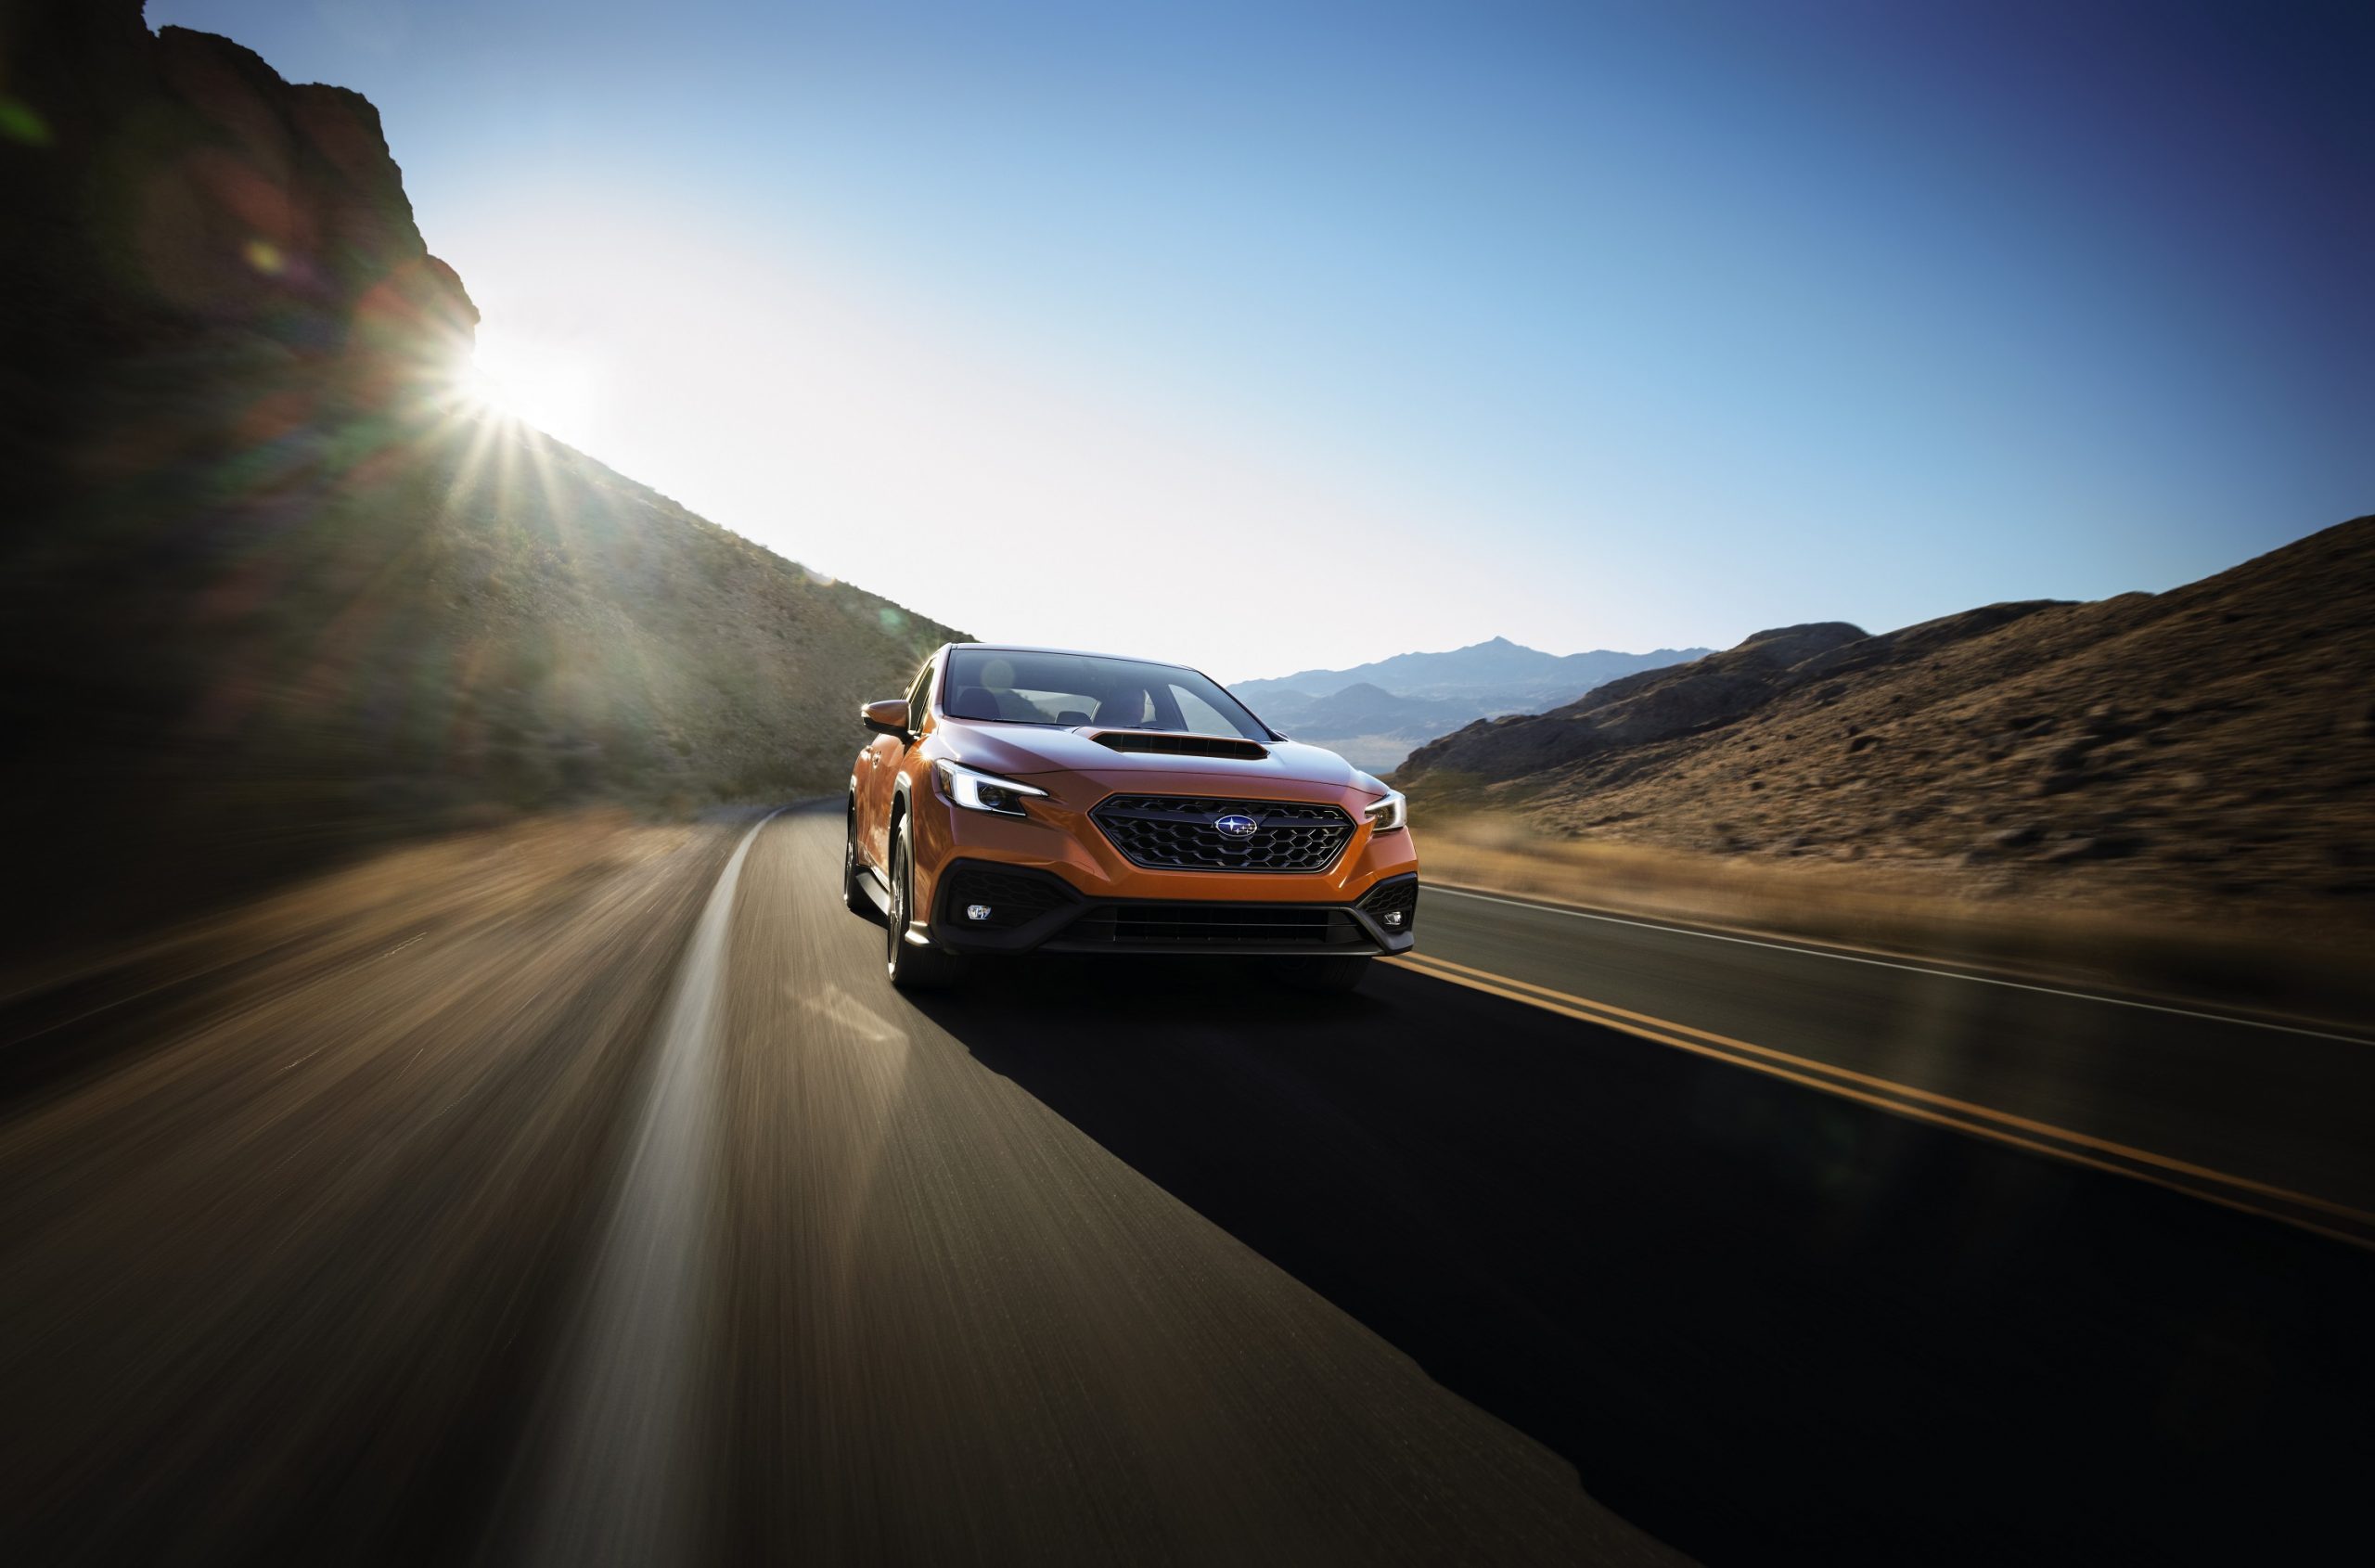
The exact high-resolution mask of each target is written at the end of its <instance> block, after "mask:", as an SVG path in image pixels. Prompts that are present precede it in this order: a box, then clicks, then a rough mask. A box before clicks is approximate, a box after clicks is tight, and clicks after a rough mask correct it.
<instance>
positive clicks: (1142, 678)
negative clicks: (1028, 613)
mask: <svg viewBox="0 0 2375 1568" xmlns="http://www.w3.org/2000/svg"><path fill="white" fill-rule="evenodd" d="M942 705H943V706H944V708H945V709H946V710H947V712H948V713H949V714H950V715H951V716H952V717H955V718H960V719H999V720H1003V721H1005V722H1006V723H1008V724H1045V725H1067V726H1070V725H1100V726H1104V727H1106V728H1108V729H1165V730H1175V731H1178V732H1180V733H1183V734H1187V735H1217V736H1224V737H1234V738H1236V739H1240V740H1268V739H1274V737H1273V736H1272V735H1271V734H1270V732H1269V730H1267V729H1266V728H1265V727H1264V726H1263V724H1262V721H1261V720H1260V719H1257V718H1255V717H1254V716H1253V715H1252V713H1248V712H1246V710H1245V706H1244V704H1242V703H1240V702H1239V701H1238V700H1237V699H1236V698H1234V697H1231V696H1230V695H1229V694H1228V693H1227V692H1226V691H1223V690H1222V689H1221V688H1220V687H1219V686H1218V685H1217V684H1216V683H1214V682H1213V681H1212V680H1211V679H1209V678H1208V677H1206V676H1203V675H1198V674H1197V673H1196V672H1195V671H1193V670H1182V669H1179V668H1176V667H1175V666H1173V665H1170V664H1145V663H1140V662H1138V661H1136V660H1135V659H1104V658H1099V657H1098V656H1097V655H1095V654H1091V653H1026V652H1022V651H1020V650H1009V649H997V648H960V649H956V650H955V651H954V652H952V653H950V654H949V656H948V685H947V688H946V691H945V694H944V697H943V700H942Z"/></svg>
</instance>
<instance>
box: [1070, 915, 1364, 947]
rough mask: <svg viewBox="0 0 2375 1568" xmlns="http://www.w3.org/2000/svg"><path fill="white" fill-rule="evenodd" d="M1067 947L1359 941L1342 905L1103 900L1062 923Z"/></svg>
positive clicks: (1319, 944) (1316, 944)
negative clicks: (1153, 902)
mask: <svg viewBox="0 0 2375 1568" xmlns="http://www.w3.org/2000/svg"><path fill="white" fill-rule="evenodd" d="M1063 940H1064V943H1065V945H1067V946H1076V945H1088V944H1110V945H1113V946H1116V947H1290V946H1291V947H1331V946H1353V945H1357V944H1359V943H1360V942H1362V941H1363V940H1364V938H1363V935H1362V932H1361V930H1360V927H1359V926H1358V925H1356V924H1354V920H1353V918H1352V917H1351V916H1350V915H1347V914H1345V913H1344V912H1343V911H1342V910H1341V909H1312V908H1297V907H1294V906H1290V905H1276V904H1273V905H1262V904H1108V905H1102V906H1098V907H1097V908H1094V909H1091V910H1090V911H1089V912H1088V913H1087V914H1085V915H1083V916H1082V917H1081V918H1080V919H1077V920H1075V921H1073V922H1072V924H1071V925H1069V926H1067V927H1065V928H1064V932H1063Z"/></svg>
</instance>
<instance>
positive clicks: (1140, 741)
mask: <svg viewBox="0 0 2375 1568" xmlns="http://www.w3.org/2000/svg"><path fill="white" fill-rule="evenodd" d="M1089 739H1093V740H1095V741H1096V742H1097V743H1098V745H1100V746H1104V747H1109V748H1110V749H1111V750H1113V751H1116V752H1163V753H1165V754H1166V755H1169V756H1175V757H1236V758H1238V759H1239V760H1240V761H1243V762H1249V763H1258V762H1260V761H1261V760H1262V759H1263V758H1265V757H1266V756H1268V755H1269V754H1270V753H1269V752H1265V751H1264V750H1263V749H1262V748H1261V747H1259V746H1257V745H1255V744H1254V743H1253V742H1252V741H1251V740H1225V739H1221V738H1220V737H1219V736H1216V735H1159V734H1154V733H1151V732H1149V731H1147V730H1143V729H1109V730H1106V731H1105V732H1103V733H1102V734H1099V735H1094V736H1091V737H1090V738H1089Z"/></svg>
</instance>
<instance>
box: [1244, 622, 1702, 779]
mask: <svg viewBox="0 0 2375 1568" xmlns="http://www.w3.org/2000/svg"><path fill="white" fill-rule="evenodd" d="M1707 651H1708V649H1703V648H1692V649H1658V650H1657V651H1656V652H1654V653H1614V652H1610V651H1608V650H1605V649H1598V650H1594V651H1592V652H1589V653H1570V654H1566V655H1563V656H1562V655H1560V654H1556V653H1544V652H1542V651H1541V650H1540V649H1532V648H1526V647H1523V646H1521V645H1520V644H1518V643H1513V642H1511V641H1509V640H1508V638H1507V637H1495V638H1494V639H1493V640H1492V641H1490V642H1480V643H1474V644H1471V645H1470V646H1469V647H1467V648H1458V649H1452V650H1451V651H1449V652H1447V653H1397V654H1395V655H1394V656H1393V658H1391V659H1380V660H1377V661H1375V662H1372V663H1367V664H1360V665H1355V666H1354V668H1352V669H1349V670H1303V671H1299V672H1298V673H1296V674H1294V675H1284V676H1280V677H1277V678H1276V679H1266V680H1250V681H1240V682H1239V683H1237V684H1236V685H1234V686H1232V687H1230V688H1229V689H1230V690H1231V691H1233V692H1235V693H1236V694H1237V695H1238V696H1239V697H1240V698H1242V699H1243V700H1245V702H1246V704H1247V705H1248V706H1250V707H1252V709H1253V711H1254V712H1255V713H1260V714H1261V715H1262V716H1263V718H1264V719H1265V720H1266V721H1268V722H1269V723H1270V724H1271V725H1272V726H1275V727H1277V728H1278V729H1280V730H1283V731H1286V732H1288V733H1290V734H1292V735H1293V736H1294V737H1295V738H1296V739H1303V740H1310V741H1314V742H1316V743H1317V744H1319V745H1322V746H1328V747H1330V748H1333V749H1334V750H1336V751H1339V752H1343V754H1344V755H1345V756H1347V757H1349V758H1351V759H1352V760H1353V761H1354V763H1356V764H1357V765H1360V766H1362V767H1367V768H1373V769H1380V770H1382V769H1387V768H1391V767H1393V766H1394V765H1396V764H1397V763H1399V762H1400V761H1401V760H1402V758H1403V757H1404V756H1406V755H1407V754H1408V753H1409V751H1410V749H1411V748H1412V747H1413V746H1415V745H1418V744H1419V742H1421V741H1424V740H1427V739H1432V738H1433V737H1435V736H1438V735H1442V734H1444V732H1445V731H1447V730H1450V729H1453V728H1455V727H1457V726H1460V725H1463V724H1466V723H1468V722H1469V721H1470V720H1471V719H1478V718H1484V717H1488V716H1491V715H1493V714H1496V713H1534V712H1538V711H1540V710H1541V709H1544V708H1547V707H1552V706H1555V705H1556V704H1558V703H1560V702H1566V701H1570V700H1573V699H1574V698H1576V697H1579V696H1581V695H1582V694H1583V693H1585V692H1586V691H1589V690H1590V689H1591V688H1594V687H1596V686H1598V685H1600V684H1601V683H1602V682H1605V681H1611V680H1614V679H1616V678H1617V677H1619V676H1621V675H1631V674H1633V673H1634V672H1636V671H1639V670H1648V669H1654V668H1657V667H1659V666H1661V665H1664V664H1673V663H1677V662H1681V661H1683V660H1686V659H1695V658H1697V657H1699V656H1700V655H1701V654H1703V653H1705V652H1707Z"/></svg>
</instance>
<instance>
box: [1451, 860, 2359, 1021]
mask: <svg viewBox="0 0 2375 1568" xmlns="http://www.w3.org/2000/svg"><path fill="white" fill-rule="evenodd" d="M1421 853H1422V857H1423V860H1424V864H1425V867H1426V875H1427V878H1428V880H1431V881H1436V882H1443V883H1447V884H1452V885H1457V886H1463V887H1470V888H1475V889H1478V890H1480V891H1485V892H1499V893H1512V894H1519V895H1525V896H1531V897H1536V898H1542V899H1547V900H1550V901H1553V902H1557V903H1566V904H1576V905H1582V906H1589V907H1592V908H1597V909H1606V910H1610V911H1612V912H1615V913H1621V914H1630V915H1641V916H1646V917H1650V918H1655V919H1672V920H1680V921H1686V922H1695V923H1701V924H1707V925H1714V926H1720V927H1725V928H1728V929H1733V930H1739V931H1745V932H1765V933H1771V934H1776V935H1789V936H1800V937H1808V938H1813V939H1817V940H1820V941H1826V942H1836V943H1844V944H1850V945H1856V946H1861V947H1868V948H1874V949H1878V950H1881V951H1885V952H1890V953H1897V954H1903V955H1906V956H1908V957H1924V958H1951V959H1954V960H1957V961H1958V962H1961V963H1967V964H1975V965H1979V966H1983V967H1985V968H1988V969H1991V970H1998V971H2003V972H2008V973H2017V974H2021V975H2024V976H2030V977H2035V978H2037V979H2040V980H2047V981H2060V982H2066V983H2087V984H2091V985H2098V986H2100V985H2110V986H2113V987H2117V988H2119V989H2123V990H2130V991H2137V992H2142V993H2147V994H2150V995H2159V996H2185V997H2194V998H2200V999H2202V1000H2215V1001H2220V1002H2225V1003H2228V1004H2242V1005H2248V1006H2252V1007H2256V1008H2261V1009H2268V1010H2272V1011H2278V1012H2287V1013H2299V1014H2302V1015H2304V1016H2309V1017H2316V1018H2323V1019H2330V1020H2338V1021H2344V1022H2363V1021H2365V1020H2367V1019H2369V1018H2370V1017H2375V983H2370V979H2369V974H2368V969H2367V963H2366V953H2365V949H2364V946H2363V945H2360V944H2358V943H2356V942H2355V941H2353V940H2351V938H2350V937H2349V935H2348V933H2347V932H2334V931H2333V930H2332V929H2330V928H2320V927H2317V926H2314V925H2311V924H2308V923H2306V922H2305V921H2304V922H2302V923H2298V924H2292V923H2286V922H2281V921H2267V920H2258V921H2254V923H2253V927H2252V929H2251V930H2250V931H2248V932H2244V931H2239V930H2237V929H2235V928H2234V927H2233V926H2231V925H2227V924H2219V923H2216V922H2214V921H2211V920H2208V919H2200V920H2184V919H2172V918H2170V917H2168V916H2167V915H2166V914H2165V913H2163V911H2162V910H2160V909H2156V908H2154V907H2152V906H2148V905H2145V904H2142V903H2133V902H2123V901H2116V900H2112V899H2104V900H2101V901H2099V902H2094V903H2083V902H2074V901H2073V900H2070V899H2068V898H2062V897H2057V898H2053V899H2049V900H2048V899H2042V898H2040V899H2022V898H2019V897H2006V896H2003V895H2001V894H2000V893H1998V894H1996V895H1994V896H1987V897H1975V896H1973V895H1972V893H1971V879H1970V876H1969V873H1968V872H1967V871H1964V870H1963V869H1962V868H1958V867H1954V866H1951V865H1944V864H1942V865H1938V866H1925V865H1923V864H1920V863H1918V862H1911V863H1908V862H1902V861H1900V862H1888V861H1874V862H1866V863H1846V864H1842V863H1839V862H1824V861H1812V860H1802V861H1776V860H1772V859H1769V858H1765V857H1754V856H1748V855H1706V854H1694V853H1691V852H1689V851H1685V850H1675V849H1664V848H1657V847H1651V846H1648V845H1642V844H1630V843H1611V842H1604V841H1588V840H1577V839H1562V838H1557V837H1553V836H1549V835H1547V834H1544V833H1541V832H1539V831H1538V830H1535V829H1532V828H1530V827H1529V826H1527V825H1526V824H1525V823H1524V822H1523V821H1522V820H1521V819H1519V818H1517V817H1515V816H1507V815H1501V814H1493V813H1474V814H1470V815H1464V816H1450V817H1446V818H1444V819H1440V820H1434V821H1430V822H1429V823H1427V824H1426V825H1425V828H1424V832H1423V841H1422V843H1421Z"/></svg>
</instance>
